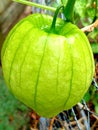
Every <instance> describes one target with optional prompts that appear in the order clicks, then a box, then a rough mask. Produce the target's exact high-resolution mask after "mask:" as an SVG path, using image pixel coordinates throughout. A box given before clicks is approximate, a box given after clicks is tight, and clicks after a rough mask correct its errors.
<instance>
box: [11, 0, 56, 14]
mask: <svg viewBox="0 0 98 130" xmlns="http://www.w3.org/2000/svg"><path fill="white" fill-rule="evenodd" d="M13 1H15V2H18V3H21V4H25V5H28V6H35V7H37V8H42V9H46V10H50V11H53V12H55V11H56V8H54V7H50V6H45V5H41V4H37V3H35V2H30V1H27V0H13Z"/></svg>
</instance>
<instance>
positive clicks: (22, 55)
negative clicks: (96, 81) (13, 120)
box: [1, 14, 94, 117]
mask: <svg viewBox="0 0 98 130" xmlns="http://www.w3.org/2000/svg"><path fill="white" fill-rule="evenodd" d="M52 19H53V18H52V17H51V16H48V15H42V14H33V15H30V16H28V17H26V18H24V19H23V20H21V21H20V22H19V23H18V24H16V26H15V27H14V28H13V29H12V30H11V31H10V33H9V35H8V36H7V38H6V40H5V43H4V45H3V48H2V53H1V59H2V68H3V74H4V78H5V81H6V84H7V86H8V88H9V89H10V90H11V91H12V93H13V94H14V95H15V96H16V97H17V98H18V99H19V100H20V101H22V102H23V103H24V104H26V105H27V106H29V107H30V108H32V109H33V110H35V111H36V112H37V113H38V114H39V115H40V116H43V117H53V116H55V115H57V114H58V113H60V112H61V111H63V110H67V109H70V108H71V107H72V106H74V105H75V104H77V103H78V102H79V101H80V100H81V99H82V98H83V96H84V94H85V93H86V92H87V90H88V88H89V86H90V84H91V81H92V78H93V74H94V60H93V54H92V50H91V47H90V45H89V41H88V39H87V37H86V36H85V34H84V33H83V32H82V31H81V30H80V29H78V27H76V26H75V25H73V24H71V23H70V22H68V23H67V22H65V21H63V20H62V19H60V18H58V19H57V21H56V25H55V31H54V32H51V31H50V30H49V29H50V27H51V23H52Z"/></svg>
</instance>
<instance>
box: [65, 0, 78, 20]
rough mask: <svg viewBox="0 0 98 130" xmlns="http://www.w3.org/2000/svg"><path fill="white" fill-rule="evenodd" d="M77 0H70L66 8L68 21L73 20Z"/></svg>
mask: <svg viewBox="0 0 98 130" xmlns="http://www.w3.org/2000/svg"><path fill="white" fill-rule="evenodd" d="M75 2H76V0H68V1H67V4H66V6H65V8H64V15H65V18H66V20H67V21H71V22H73V14H74V13H73V11H74V5H75Z"/></svg>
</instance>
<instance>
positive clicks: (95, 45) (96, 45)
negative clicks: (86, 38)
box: [91, 43, 98, 54]
mask: <svg viewBox="0 0 98 130" xmlns="http://www.w3.org/2000/svg"><path fill="white" fill-rule="evenodd" d="M91 48H92V50H93V53H94V54H95V53H96V54H98V43H92V44H91Z"/></svg>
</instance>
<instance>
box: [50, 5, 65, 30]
mask: <svg viewBox="0 0 98 130" xmlns="http://www.w3.org/2000/svg"><path fill="white" fill-rule="evenodd" d="M61 8H62V9H64V6H63V5H60V6H58V7H57V9H56V11H55V14H54V17H53V21H52V25H51V28H50V31H51V32H53V31H54V30H55V25H56V19H57V15H58V13H59V11H60V9H61Z"/></svg>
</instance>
